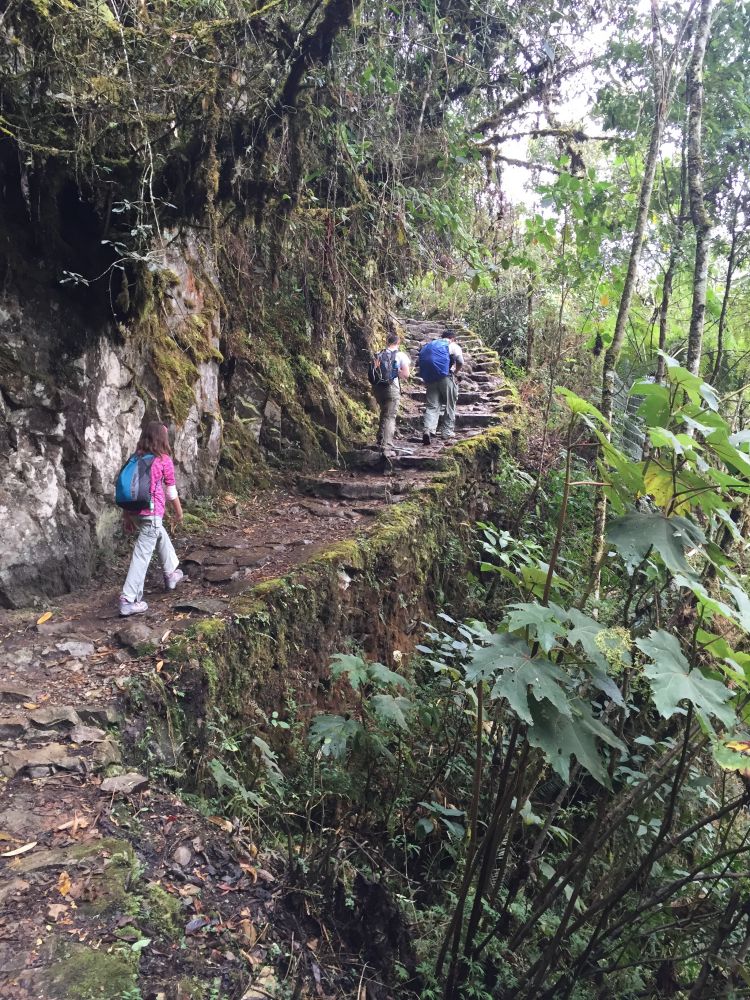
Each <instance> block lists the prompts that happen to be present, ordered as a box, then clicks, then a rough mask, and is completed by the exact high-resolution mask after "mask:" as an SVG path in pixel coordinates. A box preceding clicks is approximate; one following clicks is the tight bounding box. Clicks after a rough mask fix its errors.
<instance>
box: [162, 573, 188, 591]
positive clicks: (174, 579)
mask: <svg viewBox="0 0 750 1000" xmlns="http://www.w3.org/2000/svg"><path fill="white" fill-rule="evenodd" d="M184 579H185V574H184V573H183V572H182V570H181V569H174V570H172V572H171V573H165V574H164V589H165V590H174V588H175V587H176V586H177V584H178V583H181V582H182V581H183V580H184Z"/></svg>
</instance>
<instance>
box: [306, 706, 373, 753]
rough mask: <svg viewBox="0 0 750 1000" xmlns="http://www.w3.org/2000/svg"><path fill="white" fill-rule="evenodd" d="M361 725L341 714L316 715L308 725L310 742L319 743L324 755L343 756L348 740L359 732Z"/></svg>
mask: <svg viewBox="0 0 750 1000" xmlns="http://www.w3.org/2000/svg"><path fill="white" fill-rule="evenodd" d="M362 731H363V730H362V726H361V725H360V723H359V722H357V720H356V719H345V718H344V717H343V716H342V715H318V716H316V718H314V719H313V721H312V725H311V726H310V734H309V739H310V742H311V743H319V744H320V749H321V753H322V754H323V756H324V757H343V756H344V754H345V753H346V748H347V745H348V744H349V741H350V740H351V739H353V738H354V737H356V736H357V735H358V734H359V733H361V732H362Z"/></svg>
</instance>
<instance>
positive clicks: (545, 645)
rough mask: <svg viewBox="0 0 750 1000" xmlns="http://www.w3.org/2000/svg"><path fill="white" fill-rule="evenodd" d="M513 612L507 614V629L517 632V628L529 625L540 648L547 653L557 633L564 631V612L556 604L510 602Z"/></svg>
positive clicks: (553, 643) (560, 633)
mask: <svg viewBox="0 0 750 1000" xmlns="http://www.w3.org/2000/svg"><path fill="white" fill-rule="evenodd" d="M511 607H512V608H513V612H512V613H511V614H510V615H509V616H508V631H509V632H518V631H519V629H522V628H526V627H527V626H528V627H530V628H531V629H532V630H533V632H532V634H533V637H534V638H535V639H536V640H537V642H538V643H539V645H540V646H541V648H542V650H543V651H544V652H545V653H549V651H550V650H551V649H552V647H553V646H554V645H555V641H556V639H557V637H558V636H559V635H562V633H563V632H564V631H565V626H564V624H563V622H564V621H565V618H566V612H565V611H564V610H563V608H561V607H559V606H558V605H557V604H552V603H550V604H549V605H548V606H545V605H544V604H535V603H519V604H511Z"/></svg>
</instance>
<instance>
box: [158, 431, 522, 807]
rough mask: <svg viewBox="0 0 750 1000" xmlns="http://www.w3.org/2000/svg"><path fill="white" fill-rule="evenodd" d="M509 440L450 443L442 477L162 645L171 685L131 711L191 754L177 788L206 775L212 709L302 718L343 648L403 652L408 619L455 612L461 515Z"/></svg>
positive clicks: (242, 719) (489, 494)
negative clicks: (165, 719) (442, 609)
mask: <svg viewBox="0 0 750 1000" xmlns="http://www.w3.org/2000/svg"><path fill="white" fill-rule="evenodd" d="M513 443H514V434H513V431H512V429H510V428H505V427H503V428H496V429H492V430H488V431H487V432H485V433H483V434H481V435H478V436H477V437H476V438H473V439H471V440H469V441H466V442H462V443H460V444H459V445H457V446H456V447H455V448H453V449H452V451H451V457H450V460H449V462H448V467H447V469H446V470H445V471H443V472H441V473H439V474H437V475H436V476H435V477H434V478H433V479H432V480H431V481H430V482H429V484H428V485H427V486H426V487H425V488H424V489H423V490H421V491H420V492H419V493H418V494H416V495H415V496H413V497H411V498H409V499H407V500H405V501H404V502H402V503H400V504H395V505H393V506H391V507H388V508H387V509H386V510H385V511H384V513H383V514H382V515H381V516H380V517H379V518H378V520H377V521H376V523H375V524H374V525H372V526H371V527H370V528H369V529H368V530H367V531H366V532H365V533H363V534H361V535H359V536H357V537H354V538H351V539H347V540H344V541H340V542H337V543H335V544H333V545H331V546H330V547H329V548H327V549H326V550H325V551H324V552H322V553H320V554H319V555H317V556H315V557H314V558H312V559H311V560H309V561H308V562H306V563H304V564H303V565H302V566H300V567H298V568H296V569H294V570H293V571H292V572H290V573H289V574H287V575H286V576H283V577H279V578H276V579H272V580H268V581H265V582H263V583H261V584H259V585H257V586H256V587H254V588H252V590H250V591H248V592H247V593H245V594H241V595H239V596H237V597H235V598H234V599H233V600H232V602H231V605H230V612H231V617H230V618H229V619H219V618H207V619H203V620H202V621H199V622H197V623H195V624H194V625H191V626H190V628H189V629H188V630H186V631H185V632H183V633H182V634H181V635H180V636H179V637H178V638H176V639H175V640H174V641H173V643H172V645H171V647H170V650H169V654H168V663H169V670H170V673H178V674H179V681H177V682H176V683H175V684H174V685H173V686H172V687H164V686H163V685H161V684H160V685H159V690H156V689H154V690H152V691H143V690H142V689H141V690H140V691H139V695H138V697H139V698H140V699H141V700H140V702H139V711H144V710H145V711H150V712H151V713H153V712H156V713H157V714H158V715H160V716H163V715H164V712H165V710H166V711H167V712H168V713H169V716H170V726H171V728H172V730H173V732H174V742H175V744H176V745H177V746H180V745H183V744H184V745H190V746H191V747H193V748H197V759H198V760H199V761H200V763H199V764H197V765H196V769H195V772H194V773H193V774H192V776H191V778H190V779H189V780H188V784H190V785H192V786H193V787H196V786H199V785H200V784H201V781H202V780H204V779H205V778H206V777H207V776H208V774H207V771H206V765H207V761H208V757H207V755H206V754H205V753H204V751H205V749H206V744H207V737H206V726H205V723H206V720H208V719H210V718H211V717H212V715H213V714H214V713H215V712H216V711H217V710H220V711H221V712H222V713H223V715H224V716H225V717H226V718H227V719H229V720H230V721H231V724H232V725H233V726H234V727H235V728H239V729H244V730H252V731H253V732H256V731H257V732H260V731H264V730H265V729H266V728H267V727H265V726H264V720H266V719H267V718H268V717H269V716H270V714H271V713H272V712H273V711H278V710H280V709H282V708H283V706H285V705H286V704H287V703H288V702H289V700H290V699H291V700H293V702H294V703H295V705H296V706H297V708H298V711H299V712H300V713H301V715H302V716H303V717H307V716H309V715H310V714H311V712H313V711H314V709H315V706H316V704H317V703H318V701H319V700H320V699H321V698H324V699H325V698H328V697H331V696H332V697H334V698H336V697H337V695H336V693H335V691H334V692H332V689H331V683H330V675H329V673H328V667H327V664H328V662H329V660H330V656H331V655H332V654H333V653H334V652H336V651H337V650H340V649H342V648H347V647H348V646H350V645H352V643H353V644H355V645H357V646H359V647H361V648H362V649H364V650H366V651H367V652H368V654H370V655H372V656H375V657H378V656H382V655H387V651H389V650H392V649H399V650H402V651H404V652H408V651H409V650H410V649H412V648H413V647H414V644H415V643H416V642H417V641H418V630H417V628H416V626H417V625H418V623H419V622H420V621H423V620H425V619H426V618H429V617H430V616H431V615H432V614H433V613H434V611H435V610H436V609H437V608H438V607H439V606H440V605H441V604H443V603H444V602H445V601H450V602H453V603H454V604H456V605H457V606H459V607H460V606H461V604H462V602H463V600H464V597H465V594H466V586H467V582H466V574H465V563H466V559H467V555H468V556H469V558H470V551H471V545H470V542H469V538H470V535H471V530H472V528H471V522H472V520H473V514H474V513H475V512H477V511H479V510H481V509H483V507H484V506H485V505H486V504H487V503H488V502H490V501H491V500H492V499H493V495H494V493H495V490H496V488H497V487H496V483H495V473H496V470H497V466H498V461H499V460H500V459H501V456H502V455H504V454H506V453H508V452H509V450H510V449H511V448H512V447H513ZM148 706H150V707H148ZM274 735H275V734H273V733H272V734H271V737H270V738H271V739H273V736H274ZM182 757H183V759H186V757H185V754H184V753H183V754H182Z"/></svg>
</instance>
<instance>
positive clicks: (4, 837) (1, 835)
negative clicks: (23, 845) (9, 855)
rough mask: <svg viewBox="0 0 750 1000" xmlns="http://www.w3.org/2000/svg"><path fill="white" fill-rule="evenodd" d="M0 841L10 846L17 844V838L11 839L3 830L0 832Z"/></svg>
mask: <svg viewBox="0 0 750 1000" xmlns="http://www.w3.org/2000/svg"><path fill="white" fill-rule="evenodd" d="M0 840H5V841H8V842H9V843H11V844H17V843H18V837H11V835H10V834H9V833H6V832H5V831H4V830H0Z"/></svg>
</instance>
